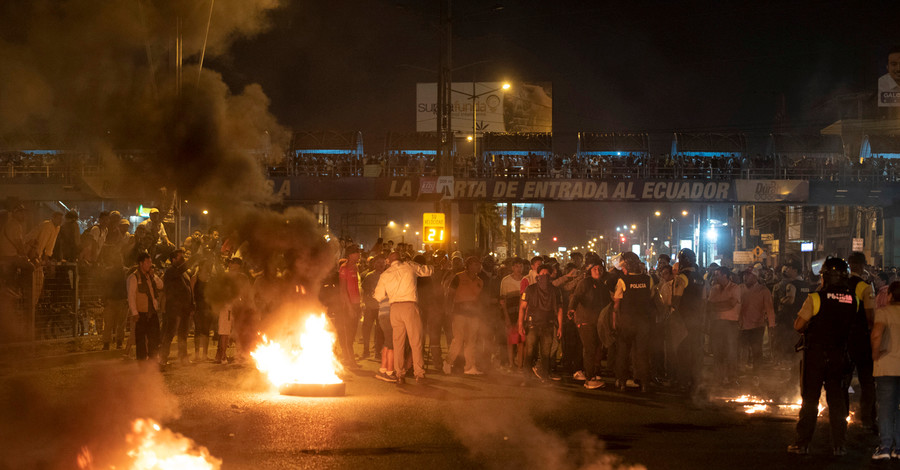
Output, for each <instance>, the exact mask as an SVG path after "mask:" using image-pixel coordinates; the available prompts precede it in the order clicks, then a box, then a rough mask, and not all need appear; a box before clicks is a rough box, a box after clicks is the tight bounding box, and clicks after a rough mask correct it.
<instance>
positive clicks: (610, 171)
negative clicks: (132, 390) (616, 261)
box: [269, 152, 900, 181]
mask: <svg viewBox="0 0 900 470" xmlns="http://www.w3.org/2000/svg"><path fill="white" fill-rule="evenodd" d="M898 170H900V164H898V163H897V162H896V161H894V160H892V159H885V158H883V157H881V156H873V157H872V158H868V159H865V160H863V161H858V160H855V161H854V160H851V159H849V158H846V157H827V158H826V157H807V156H805V155H788V154H773V155H759V154H757V155H743V156H739V155H736V154H720V155H702V156H699V155H691V154H676V155H674V156H673V155H669V154H662V155H651V154H646V153H630V152H619V153H618V154H617V155H609V154H603V155H594V154H584V155H565V154H549V153H548V154H544V153H529V154H526V155H510V154H497V155H491V154H486V155H485V156H484V157H483V158H475V156H474V155H458V156H456V157H455V158H454V166H453V175H454V176H456V177H460V178H615V179H618V178H676V179H677V178H711V179H738V178H745V179H750V178H770V179H811V180H824V181H832V180H838V179H842V180H862V181H895V180H896V179H897V177H898V176H900V175H898V173H897V172H898ZM269 171H270V173H272V174H273V175H280V176H289V175H299V176H317V177H332V178H337V177H347V176H392V177H404V176H407V177H419V176H437V174H438V168H437V164H436V158H435V156H434V154H433V153H432V154H425V153H407V152H390V153H385V154H378V155H365V156H363V157H362V158H359V157H357V156H356V155H351V154H302V153H301V154H297V155H294V156H293V157H291V158H288V159H287V160H285V162H284V164H282V165H278V166H273V167H270V168H269Z"/></svg>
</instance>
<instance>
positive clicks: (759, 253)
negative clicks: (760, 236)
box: [753, 247, 765, 259]
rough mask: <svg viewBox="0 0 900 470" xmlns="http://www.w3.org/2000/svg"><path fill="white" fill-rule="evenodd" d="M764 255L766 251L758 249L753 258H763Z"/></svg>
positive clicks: (755, 249)
mask: <svg viewBox="0 0 900 470" xmlns="http://www.w3.org/2000/svg"><path fill="white" fill-rule="evenodd" d="M764 253H765V250H763V249H762V248H760V247H756V248H754V249H753V256H754V257H756V259H760V258H762V256H763V254H764Z"/></svg>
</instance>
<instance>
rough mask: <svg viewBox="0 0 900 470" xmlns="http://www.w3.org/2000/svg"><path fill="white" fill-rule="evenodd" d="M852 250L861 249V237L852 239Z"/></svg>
mask: <svg viewBox="0 0 900 470" xmlns="http://www.w3.org/2000/svg"><path fill="white" fill-rule="evenodd" d="M853 251H863V239H862V238H854V239H853Z"/></svg>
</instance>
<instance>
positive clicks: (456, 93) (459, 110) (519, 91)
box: [416, 82, 553, 135]
mask: <svg viewBox="0 0 900 470" xmlns="http://www.w3.org/2000/svg"><path fill="white" fill-rule="evenodd" d="M503 84H504V82H453V84H452V85H451V89H452V90H453V93H451V102H450V109H451V111H450V112H451V118H450V120H451V122H450V124H451V126H452V128H453V131H454V132H458V133H460V134H463V135H472V127H473V118H474V124H475V131H476V132H477V133H478V134H479V135H480V134H483V133H485V132H552V131H553V89H552V86H551V84H550V83H549V82H542V83H524V82H511V83H510V87H509V89H506V90H504V89H503ZM437 95H438V94H437V83H417V84H416V131H417V132H435V131H437V111H438V109H437ZM473 97H474V99H473ZM473 102H474V103H473ZM473 106H474V109H473Z"/></svg>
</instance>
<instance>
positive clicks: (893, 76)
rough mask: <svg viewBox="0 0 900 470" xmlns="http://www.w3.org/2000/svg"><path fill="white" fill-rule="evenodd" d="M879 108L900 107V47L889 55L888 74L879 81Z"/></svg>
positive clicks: (892, 50)
mask: <svg viewBox="0 0 900 470" xmlns="http://www.w3.org/2000/svg"><path fill="white" fill-rule="evenodd" d="M878 106H900V47H895V48H893V49H891V50H890V52H888V55H887V73H886V74H884V75H882V76H881V77H880V78H879V79H878Z"/></svg>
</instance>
